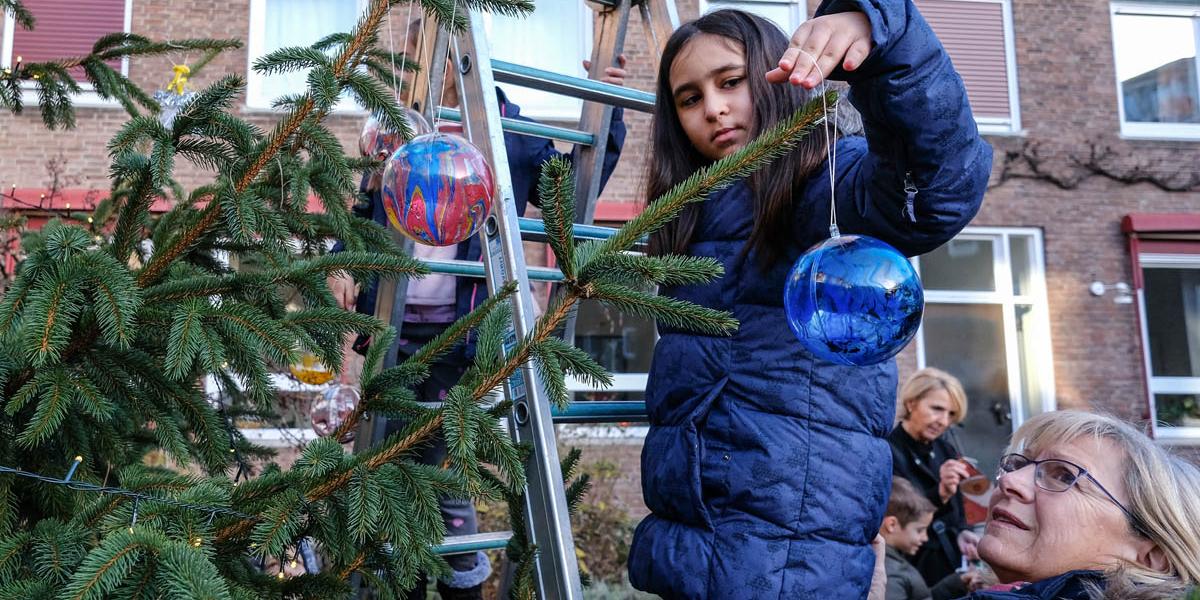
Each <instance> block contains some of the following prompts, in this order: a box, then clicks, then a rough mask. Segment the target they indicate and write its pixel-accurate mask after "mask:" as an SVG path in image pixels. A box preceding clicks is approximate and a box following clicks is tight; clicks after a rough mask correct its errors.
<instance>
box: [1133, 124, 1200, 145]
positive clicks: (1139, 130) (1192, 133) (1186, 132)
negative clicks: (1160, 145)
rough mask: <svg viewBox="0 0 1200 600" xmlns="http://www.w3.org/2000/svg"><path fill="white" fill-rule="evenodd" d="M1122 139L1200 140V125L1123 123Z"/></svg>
mask: <svg viewBox="0 0 1200 600" xmlns="http://www.w3.org/2000/svg"><path fill="white" fill-rule="evenodd" d="M1121 139H1125V140H1142V141H1163V142H1200V125H1196V124H1192V123H1121Z"/></svg>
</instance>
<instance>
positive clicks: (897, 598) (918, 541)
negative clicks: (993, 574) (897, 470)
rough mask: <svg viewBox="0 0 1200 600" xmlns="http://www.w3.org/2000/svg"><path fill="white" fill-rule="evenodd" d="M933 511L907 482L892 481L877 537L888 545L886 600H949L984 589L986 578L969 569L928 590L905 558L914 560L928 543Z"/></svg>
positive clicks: (919, 574)
mask: <svg viewBox="0 0 1200 600" xmlns="http://www.w3.org/2000/svg"><path fill="white" fill-rule="evenodd" d="M935 510H936V509H935V508H934V506H933V503H932V502H930V501H929V499H928V498H926V497H925V496H924V495H923V494H921V492H918V491H917V488H915V487H913V484H911V483H909V481H908V480H907V479H904V478H901V477H892V495H891V497H890V498H889V499H888V505H887V512H886V513H885V516H884V517H883V524H882V525H880V526H879V535H880V536H881V537H883V541H884V543H885V544H887V552H886V555H885V556H886V557H885V559H884V561H885V563H884V564H885V567H886V570H887V592H886V595H885V598H886V600H950V599H952V598H961V597H963V596H965V595H967V593H968V592H971V591H974V590H975V589H978V588H979V587H981V586H983V585H986V583H985V582H986V581H987V578H986V576H985V574H984V573H982V572H980V571H978V570H975V569H971V570H969V571H967V572H965V573H951V574H949V575H947V576H946V577H945V579H942V580H941V581H939V582H938V583H937V585H935V586H933V589H930V588H929V586H928V585H927V584H926V583H925V579H924V578H922V577H921V573H920V572H919V571H917V568H916V567H914V566H913V564H912V563H911V562H909V561H908V558H906V557H908V556H915V555H916V554H917V550H920V549H921V545H922V544H924V543H925V541H926V540H928V539H929V535H928V534H927V531H926V530H927V529H928V528H929V524H930V523H931V522H932V521H933V513H934V511H935Z"/></svg>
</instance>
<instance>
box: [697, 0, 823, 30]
mask: <svg viewBox="0 0 1200 600" xmlns="http://www.w3.org/2000/svg"><path fill="white" fill-rule="evenodd" d="M727 1H728V2H738V3H740V4H790V5H791V8H792V11H791V12H792V23H793V27H799V26H800V24H801V23H804V22H805V21H807V20H808V3H807V2H805V1H804V0H727ZM712 4H713V2H712V1H710V0H700V14H701V15H704V14H708V12H709V11H710V10H712ZM785 29H786V28H785ZM784 33H786V34H788V35H789V36H790V35H792V33H793V32H792V31H786V30H785V31H784Z"/></svg>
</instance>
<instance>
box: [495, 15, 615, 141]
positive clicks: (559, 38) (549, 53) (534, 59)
mask: <svg viewBox="0 0 1200 600" xmlns="http://www.w3.org/2000/svg"><path fill="white" fill-rule="evenodd" d="M592 15H593V13H592V10H591V9H590V8H588V7H587V5H586V3H584V2H582V1H580V0H538V1H537V2H536V7H535V9H534V11H533V14H532V15H530V16H529V17H527V18H516V17H508V16H504V15H490V16H489V17H485V19H486V22H487V26H488V41H489V42H490V46H491V51H492V58H495V59H498V60H504V61H508V62H511V63H516V64H519V65H524V66H527V67H535V68H538V69H544V70H546V71H553V72H555V73H561V74H564V75H574V76H576V77H583V76H586V75H587V73H586V72H585V71H584V70H583V65H582V61H583V60H584V59H587V58H591V55H592V34H591V31H592ZM634 18H637V17H634ZM503 88H504V92H505V93H506V94H508V97H509V99H510V100H512V101H513V102H516V103H517V104H518V105H520V106H521V114H522V115H526V116H530V117H535V118H542V119H564V120H577V119H579V111H580V109H581V108H582V106H583V103H582V101H580V100H577V99H575V98H570V97H566V96H559V95H556V94H547V93H545V92H538V91H534V90H530V89H526V88H522V87H517V86H514V85H505V86H503Z"/></svg>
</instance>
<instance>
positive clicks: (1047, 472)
mask: <svg viewBox="0 0 1200 600" xmlns="http://www.w3.org/2000/svg"><path fill="white" fill-rule="evenodd" d="M1029 465H1033V466H1034V470H1033V482H1034V483H1035V484H1036V485H1037V486H1038V487H1039V488H1041V489H1043V490H1046V491H1047V492H1055V493H1060V492H1065V491H1067V490H1069V489H1071V488H1073V487H1075V484H1077V483H1079V480H1080V479H1083V478H1085V477H1086V478H1088V479H1089V480H1091V482H1092V483H1094V484H1096V487H1097V488H1100V491H1101V492H1104V495H1105V496H1107V497H1108V499H1109V500H1111V501H1112V503H1113V504H1116V505H1117V508H1119V509H1121V512H1123V513H1125V516H1126V517H1128V518H1129V525H1130V527H1132V528H1133V530H1134V531H1135V532H1137V534H1138V535H1141V536H1143V537H1145V536H1146V533H1145V529H1144V528H1142V526H1141V522H1140V521H1138V518H1137V517H1135V516H1133V512H1132V511H1130V510H1129V509H1128V508H1126V507H1125V505H1124V504H1121V502H1120V501H1118V500H1117V499H1116V497H1114V496H1113V495H1112V493H1111V492H1109V491H1108V490H1107V489H1105V487H1104V485H1103V484H1101V483H1100V481H1098V480H1097V479H1096V478H1095V477H1093V476H1092V474H1091V473H1088V472H1087V469H1085V468H1083V467H1081V466H1079V465H1077V464H1075V463H1073V462H1071V461H1069V460H1062V459H1061V458H1047V459H1045V460H1033V459H1032V458H1028V457H1026V456H1023V455H1021V454H1015V453H1014V454H1005V455H1004V456H1002V457H1000V471H1001V474H1003V473H1012V472H1014V471H1020V470H1021V469H1024V468H1025V467H1028V466H1029Z"/></svg>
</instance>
